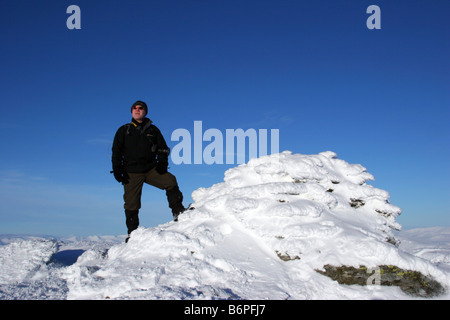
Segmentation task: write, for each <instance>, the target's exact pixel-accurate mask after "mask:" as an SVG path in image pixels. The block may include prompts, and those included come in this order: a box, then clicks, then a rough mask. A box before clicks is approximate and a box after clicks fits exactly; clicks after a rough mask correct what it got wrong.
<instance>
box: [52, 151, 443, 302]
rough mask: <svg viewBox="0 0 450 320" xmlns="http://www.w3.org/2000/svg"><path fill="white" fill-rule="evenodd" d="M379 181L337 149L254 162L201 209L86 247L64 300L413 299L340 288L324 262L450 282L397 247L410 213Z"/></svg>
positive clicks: (216, 189)
mask: <svg viewBox="0 0 450 320" xmlns="http://www.w3.org/2000/svg"><path fill="white" fill-rule="evenodd" d="M373 179H374V177H373V176H372V175H371V174H369V173H368V172H367V171H366V169H365V168H364V167H363V166H361V165H358V164H349V163H347V162H345V161H343V160H340V159H338V158H337V156H336V154H335V153H333V152H324V153H320V154H318V155H301V154H292V153H291V152H283V153H280V154H276V155H270V156H264V157H261V158H258V159H253V160H250V161H249V162H248V163H247V164H243V165H240V166H238V167H236V168H233V169H230V170H228V171H226V172H225V177H224V182H222V183H219V184H216V185H213V186H211V187H210V188H200V189H198V190H196V191H194V192H193V194H192V198H193V199H194V204H193V205H192V206H193V207H194V208H195V209H193V210H189V211H187V212H186V213H184V214H182V215H181V216H180V217H179V221H178V222H168V223H166V224H163V225H160V226H157V227H153V228H143V227H140V228H138V229H137V230H136V231H134V232H133V233H132V235H131V238H130V240H129V241H128V243H127V244H125V243H120V244H116V245H112V246H111V247H110V249H109V250H108V251H106V250H103V249H102V248H92V249H89V250H86V251H85V252H84V253H83V254H82V255H81V256H80V257H79V258H78V260H77V261H76V263H74V264H72V265H70V266H67V267H64V268H59V269H58V271H57V272H56V271H55V272H56V273H55V274H57V278H59V279H64V283H65V285H66V287H67V290H66V297H65V298H67V299H411V298H412V297H411V296H409V295H407V294H406V293H405V292H403V291H402V290H400V289H399V288H398V287H384V286H378V285H370V284H369V285H367V286H359V285H341V284H339V283H338V282H337V281H334V280H332V279H330V278H329V277H327V276H324V275H322V274H321V273H319V272H323V271H324V270H325V266H350V267H355V268H359V267H360V266H364V267H365V268H368V270H372V268H376V267H377V266H381V265H385V266H395V268H402V269H403V270H415V271H419V272H420V273H422V274H423V275H426V276H429V277H431V278H433V279H434V280H436V281H437V282H439V283H440V284H442V285H443V287H444V288H445V289H446V288H447V287H448V286H449V284H450V272H449V271H450V269H449V266H448V264H444V265H442V264H438V263H433V262H431V261H430V260H428V259H426V258H423V257H419V256H416V255H412V254H410V253H407V252H405V251H403V250H401V249H399V247H398V245H399V241H398V240H397V239H396V237H395V233H394V231H395V230H399V229H401V226H400V225H399V224H398V223H397V222H396V217H397V216H398V215H399V214H400V213H401V210H400V208H398V207H397V206H395V205H393V204H391V203H390V202H389V194H388V192H386V191H384V190H380V189H377V188H375V187H373V186H370V185H368V184H367V181H370V180H373ZM47 251H51V250H47ZM440 261H442V260H440ZM381 276H382V275H381ZM446 292H447V291H446ZM441 298H448V293H444V294H443V295H441Z"/></svg>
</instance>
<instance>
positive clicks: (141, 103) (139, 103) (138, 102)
mask: <svg viewBox="0 0 450 320" xmlns="http://www.w3.org/2000/svg"><path fill="white" fill-rule="evenodd" d="M134 106H142V107H143V108H144V111H145V114H146V115H147V114H148V108H147V104H146V103H145V102H144V101H140V100H138V101H136V102H135V103H133V105H132V106H131V112H133V108H134Z"/></svg>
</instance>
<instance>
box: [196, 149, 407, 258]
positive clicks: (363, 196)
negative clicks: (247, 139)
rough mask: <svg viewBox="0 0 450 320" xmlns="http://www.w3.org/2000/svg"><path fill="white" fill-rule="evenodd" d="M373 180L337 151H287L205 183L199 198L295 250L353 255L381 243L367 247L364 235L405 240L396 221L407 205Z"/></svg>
mask: <svg viewBox="0 0 450 320" xmlns="http://www.w3.org/2000/svg"><path fill="white" fill-rule="evenodd" d="M369 180H374V177H373V176H372V175H371V174H370V173H368V172H367V171H366V168H364V167H363V166H361V165H359V164H349V163H347V162H346V161H344V160H340V159H338V158H337V155H336V154H335V153H334V152H331V151H327V152H322V153H320V154H318V155H302V154H292V153H291V152H290V151H285V152H283V153H280V154H275V155H271V156H265V157H261V158H258V159H252V160H250V161H249V162H248V164H243V165H240V166H238V167H236V168H232V169H230V170H228V171H226V172H225V178H224V181H225V182H224V183H219V184H216V185H214V186H212V187H211V188H208V189H204V188H200V189H198V190H196V191H194V193H193V194H192V196H193V199H194V201H195V204H194V206H195V207H196V208H202V211H206V212H211V213H212V212H219V211H225V212H227V213H228V214H229V213H231V214H233V215H234V216H235V217H236V218H237V219H238V220H240V221H241V222H242V223H243V224H244V225H245V226H246V227H248V228H249V229H251V230H254V231H256V233H257V234H258V235H260V236H261V237H263V238H265V239H266V241H269V242H270V243H271V244H272V245H273V247H274V248H275V249H277V250H278V251H279V252H284V253H287V254H289V255H290V256H301V255H311V254H312V256H316V255H317V253H318V252H320V253H321V254H322V255H323V254H325V253H327V252H328V253H330V254H331V253H333V255H339V256H340V255H341V254H340V253H342V255H344V256H347V257H348V254H349V252H348V251H351V252H353V254H357V253H356V252H355V250H354V249H355V248H358V247H359V248H364V249H362V251H364V252H363V253H360V254H363V255H364V256H366V255H376V253H375V252H372V253H371V252H370V251H371V250H373V249H379V248H372V249H371V248H370V246H365V244H366V243H365V242H364V241H362V243H361V240H362V239H365V238H369V239H370V240H368V242H369V243H370V242H373V240H374V239H375V240H378V241H381V242H388V243H391V244H393V245H398V241H397V240H396V239H395V237H394V235H393V233H392V230H400V229H401V226H400V225H399V224H398V223H397V222H396V221H395V219H396V218H397V216H399V215H400V213H401V209H400V208H399V207H397V206H394V205H392V204H391V203H390V202H389V193H388V192H386V191H384V190H380V189H377V188H375V187H373V186H371V185H368V184H367V183H366V182H367V181H369ZM344 234H345V235H344ZM334 240H339V241H334ZM346 242H347V243H346ZM367 244H368V243H367ZM310 250H313V251H314V252H309V251H310ZM309 258H311V257H309ZM358 258H359V257H358ZM330 262H331V261H330ZM336 262H338V261H336Z"/></svg>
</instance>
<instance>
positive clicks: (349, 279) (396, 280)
mask: <svg viewBox="0 0 450 320" xmlns="http://www.w3.org/2000/svg"><path fill="white" fill-rule="evenodd" d="M323 269H324V270H325V271H323V270H316V271H317V272H319V273H320V274H323V275H325V276H327V277H330V278H331V279H333V280H335V281H337V282H338V283H339V284H346V285H354V284H356V285H361V286H365V285H382V286H398V287H400V289H402V291H404V292H405V293H407V294H409V295H412V296H417V297H424V298H430V297H434V296H438V295H441V294H443V293H444V288H443V286H442V285H441V284H440V283H439V282H437V281H436V280H434V279H433V278H431V277H430V276H425V275H423V274H422V273H421V272H418V271H412V270H404V269H401V268H399V267H396V266H386V265H382V266H377V267H375V268H367V267H366V266H360V267H359V268H355V267H351V266H332V265H325V266H324V267H323Z"/></svg>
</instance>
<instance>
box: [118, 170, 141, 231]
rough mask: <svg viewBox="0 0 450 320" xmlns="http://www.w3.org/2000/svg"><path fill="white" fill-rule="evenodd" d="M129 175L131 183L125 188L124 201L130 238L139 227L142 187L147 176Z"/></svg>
mask: <svg viewBox="0 0 450 320" xmlns="http://www.w3.org/2000/svg"><path fill="white" fill-rule="evenodd" d="M128 175H129V177H130V179H129V182H128V183H127V184H125V185H124V186H123V188H124V194H123V200H124V208H125V219H126V221H125V223H126V225H127V229H128V237H129V235H130V233H131V232H132V231H134V230H136V229H137V227H138V226H139V209H140V208H141V194H142V186H143V184H144V181H145V174H139V173H129V174H128ZM127 240H128V238H127Z"/></svg>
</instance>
